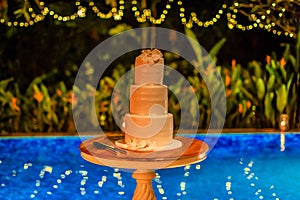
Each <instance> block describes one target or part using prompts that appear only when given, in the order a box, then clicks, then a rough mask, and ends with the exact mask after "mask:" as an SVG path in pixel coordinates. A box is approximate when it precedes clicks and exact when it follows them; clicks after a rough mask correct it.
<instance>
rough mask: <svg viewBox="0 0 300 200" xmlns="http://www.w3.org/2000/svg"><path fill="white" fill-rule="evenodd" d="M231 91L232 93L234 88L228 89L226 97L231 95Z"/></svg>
mask: <svg viewBox="0 0 300 200" xmlns="http://www.w3.org/2000/svg"><path fill="white" fill-rule="evenodd" d="M231 93H232V90H227V89H226V97H228V96H230V95H231Z"/></svg>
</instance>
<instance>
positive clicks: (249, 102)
mask: <svg viewBox="0 0 300 200" xmlns="http://www.w3.org/2000/svg"><path fill="white" fill-rule="evenodd" d="M246 106H247V108H248V109H249V108H251V106H252V104H251V101H247V102H246Z"/></svg>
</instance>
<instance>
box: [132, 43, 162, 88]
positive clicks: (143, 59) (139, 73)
mask: <svg viewBox="0 0 300 200" xmlns="http://www.w3.org/2000/svg"><path fill="white" fill-rule="evenodd" d="M163 76H164V58H163V54H162V53H161V52H160V51H159V50H158V49H153V50H150V49H147V50H143V51H142V53H141V54H140V55H139V56H138V57H136V59H135V84H137V85H143V84H162V83H163Z"/></svg>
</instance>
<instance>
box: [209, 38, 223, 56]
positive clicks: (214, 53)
mask: <svg viewBox="0 0 300 200" xmlns="http://www.w3.org/2000/svg"><path fill="white" fill-rule="evenodd" d="M225 42H226V38H222V39H221V40H219V41H218V42H217V44H215V45H214V46H213V47H212V49H211V50H210V51H209V55H210V56H211V57H212V58H215V57H216V56H217V54H218V53H219V51H220V50H221V48H222V47H223V45H224V43H225Z"/></svg>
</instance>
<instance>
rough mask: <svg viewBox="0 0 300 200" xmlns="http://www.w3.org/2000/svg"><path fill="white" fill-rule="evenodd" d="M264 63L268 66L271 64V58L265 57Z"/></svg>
mask: <svg viewBox="0 0 300 200" xmlns="http://www.w3.org/2000/svg"><path fill="white" fill-rule="evenodd" d="M266 61H267V65H270V63H271V56H269V55H267V56H266Z"/></svg>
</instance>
